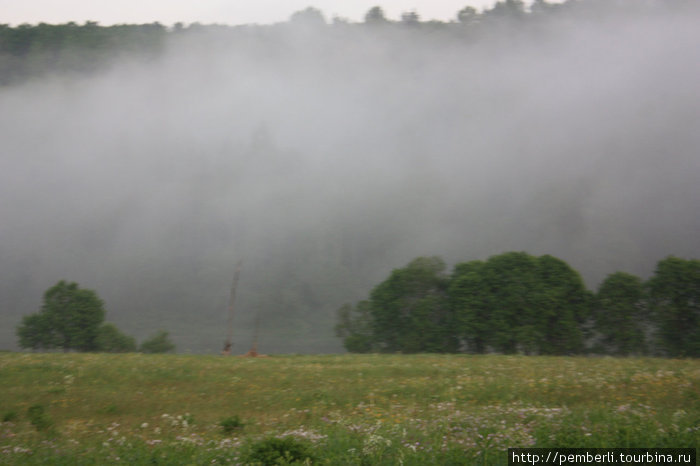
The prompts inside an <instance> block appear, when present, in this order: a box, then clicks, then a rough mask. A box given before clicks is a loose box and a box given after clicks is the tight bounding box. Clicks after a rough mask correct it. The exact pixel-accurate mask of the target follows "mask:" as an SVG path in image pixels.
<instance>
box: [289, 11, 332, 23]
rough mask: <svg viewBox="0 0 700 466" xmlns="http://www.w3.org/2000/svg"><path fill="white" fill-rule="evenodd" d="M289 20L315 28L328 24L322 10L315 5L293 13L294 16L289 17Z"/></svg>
mask: <svg viewBox="0 0 700 466" xmlns="http://www.w3.org/2000/svg"><path fill="white" fill-rule="evenodd" d="M289 21H290V22H291V23H294V24H297V25H300V26H306V27H314V28H318V27H322V26H325V25H326V19H325V18H324V17H323V13H321V11H320V10H318V9H316V8H313V7H308V8H306V9H304V10H301V11H297V12H295V13H292V16H291V17H290V18H289Z"/></svg>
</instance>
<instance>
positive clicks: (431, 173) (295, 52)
mask: <svg viewBox="0 0 700 466" xmlns="http://www.w3.org/2000/svg"><path fill="white" fill-rule="evenodd" d="M697 24H698V17H697V9H695V10H694V13H693V14H691V15H689V14H687V12H686V13H685V14H677V13H673V12H669V11H665V10H659V11H658V12H656V14H654V15H636V14H630V15H626V16H623V15H619V14H614V15H612V14H611V15H610V17H605V18H599V17H591V16H589V17H586V16H585V15H584V16H582V17H581V18H578V19H576V20H573V19H571V18H563V19H556V18H555V19H552V20H547V21H543V22H542V23H541V24H538V25H536V26H531V27H528V28H518V27H514V26H513V25H512V24H511V25H505V26H501V27H498V28H497V27H495V26H494V28H493V30H492V31H491V32H490V33H484V34H481V35H479V36H478V37H471V36H465V37H463V36H462V35H460V34H461V33H456V32H454V30H453V29H450V30H432V31H430V30H411V29H409V28H403V29H402V28H401V27H398V26H396V27H390V28H369V27H367V28H363V27H362V26H361V25H346V26H343V25H334V26H328V27H314V26H311V25H304V24H296V25H294V24H288V25H278V26H269V27H262V26H261V27H248V28H239V29H236V31H238V32H237V33H236V34H233V33H232V32H231V31H230V30H224V29H221V30H213V29H212V30H209V31H207V30H202V31H200V32H197V31H190V32H189V33H183V34H179V35H178V34H172V35H171V37H170V38H169V42H168V44H167V49H166V51H165V53H164V54H162V56H160V57H158V58H157V59H155V60H153V61H152V62H149V63H143V62H129V61H126V60H125V61H123V62H118V63H116V64H115V65H114V66H112V67H110V68H109V69H108V70H105V71H103V72H100V73H96V74H92V75H85V76H75V77H72V78H66V77H65V76H64V77H53V76H48V77H45V78H42V79H37V80H33V81H29V82H26V83H24V84H16V85H13V86H8V87H4V88H0V108H2V112H0V141H2V144H1V147H0V219H1V222H0V264H1V265H0V279H1V280H0V319H2V320H1V322H2V326H1V327H2V328H0V348H7V349H12V348H16V337H15V335H14V330H15V327H16V326H17V325H18V324H19V322H20V319H21V316H22V315H26V314H29V313H32V312H36V311H37V310H38V309H39V307H40V305H41V296H42V293H43V292H44V291H45V290H46V289H47V288H48V287H50V286H52V285H53V284H55V283H56V282H57V281H58V280H61V279H65V280H69V281H76V282H78V283H79V284H80V285H81V287H86V288H91V289H94V290H96V291H97V293H98V294H99V295H100V297H101V298H102V299H103V300H104V301H105V304H106V309H107V320H109V321H112V322H115V323H116V324H117V325H118V326H119V327H120V328H121V329H122V330H124V331H125V332H126V333H129V334H131V335H135V336H137V337H138V338H139V339H142V338H144V337H146V336H147V335H148V334H151V333H153V332H154V331H156V330H157V329H160V328H163V329H166V330H169V331H170V332H171V336H172V337H173V340H174V341H175V343H176V344H177V346H178V350H179V351H193V352H218V351H220V350H221V347H222V345H223V340H224V338H225V324H226V305H227V299H228V293H229V286H230V281H231V279H232V277H233V271H234V268H235V264H236V262H237V261H238V260H242V261H243V268H242V273H241V279H240V282H239V288H238V297H237V301H236V315H235V318H234V323H235V326H236V327H235V333H234V352H240V353H243V352H245V351H246V350H247V349H248V346H249V345H250V342H251V340H252V338H253V330H252V328H253V324H252V323H253V321H254V319H255V316H256V315H259V316H260V347H259V350H260V351H261V352H325V351H340V350H342V347H341V344H340V341H339V340H338V339H336V338H335V337H334V335H333V329H332V327H333V325H334V323H335V310H336V309H337V308H338V307H340V306H341V305H342V304H344V303H346V302H354V301H356V300H359V299H363V298H364V297H366V296H367V293H368V292H369V290H370V289H371V288H372V286H374V285H376V284H377V283H379V281H381V280H382V279H384V278H385V277H386V276H387V275H388V273H389V272H390V271H391V270H392V269H394V268H397V267H401V266H403V265H405V264H406V263H407V262H408V261H409V260H411V259H412V258H414V257H416V256H420V255H440V256H442V257H443V258H444V259H445V260H446V261H447V262H448V264H451V265H453V264H454V263H457V262H461V261H466V260H472V259H485V258H487V257H488V256H490V255H493V254H498V253H502V252H504V251H510V250H519V251H520V250H522V251H527V252H529V253H531V254H536V255H540V254H552V255H555V256H557V257H560V258H562V259H564V260H566V261H567V262H568V263H569V264H570V265H571V266H572V267H574V268H575V269H576V270H578V271H579V272H581V274H582V275H583V277H584V279H585V281H586V283H587V285H588V286H589V288H591V289H595V288H596V287H597V286H598V284H599V283H600V281H602V279H603V278H604V277H605V276H606V275H607V274H609V273H612V272H615V271H618V270H622V271H627V272H631V273H635V274H638V275H640V276H642V277H643V278H647V277H648V276H650V275H651V273H653V270H654V266H655V264H656V262H657V261H658V260H660V259H662V258H664V257H666V256H668V255H671V254H673V255H677V256H680V257H695V258H697V257H700V241H699V240H698V238H700V182H699V181H700V152H699V151H698V148H700V131H698V128H699V126H698V124H699V123H700V105H699V103H700V102H699V101H698V100H699V98H698V96H699V95H700V47H699V46H698V45H699V44H700V32H699V31H698V30H697ZM234 39H235V40H234Z"/></svg>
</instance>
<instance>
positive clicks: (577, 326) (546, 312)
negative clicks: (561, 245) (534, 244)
mask: <svg viewBox="0 0 700 466" xmlns="http://www.w3.org/2000/svg"><path fill="white" fill-rule="evenodd" d="M534 303H535V309H533V311H532V314H533V315H534V316H535V321H536V322H537V326H538V328H539V332H538V333H539V334H540V335H542V336H543V338H542V339H541V340H539V341H538V345H537V346H538V352H539V353H540V354H572V353H579V352H581V351H583V349H584V343H585V338H586V336H587V335H586V333H585V332H584V328H585V324H586V323H587V322H588V320H589V319H590V314H591V305H592V303H593V295H592V293H591V292H590V291H588V290H587V289H586V286H585V284H584V282H583V279H582V278H581V275H580V274H579V273H578V272H576V271H575V270H574V269H572V268H571V266H569V264H567V263H566V262H564V261H563V260H561V259H558V258H556V257H553V256H550V255H544V256H540V257H538V258H537V288H536V290H535V299H534Z"/></svg>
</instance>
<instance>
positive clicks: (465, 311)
mask: <svg viewBox="0 0 700 466" xmlns="http://www.w3.org/2000/svg"><path fill="white" fill-rule="evenodd" d="M483 268H484V262H482V261H471V262H465V263H461V264H457V265H456V266H455V270H454V272H453V274H452V279H451V280H450V286H449V293H448V294H449V299H450V306H451V307H452V309H453V311H454V313H455V325H456V327H455V330H456V331H457V334H458V338H459V339H460V340H461V342H462V345H463V346H464V349H465V350H467V351H469V352H473V353H484V352H486V350H487V347H488V345H489V344H490V343H491V339H492V338H491V322H490V312H491V304H490V295H489V293H488V289H487V288H486V286H485V283H484V280H483V278H484V277H483V275H482V270H483Z"/></svg>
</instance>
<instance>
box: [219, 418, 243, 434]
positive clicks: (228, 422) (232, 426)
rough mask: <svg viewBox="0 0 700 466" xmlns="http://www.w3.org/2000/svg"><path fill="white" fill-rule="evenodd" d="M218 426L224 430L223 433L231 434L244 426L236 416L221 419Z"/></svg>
mask: <svg viewBox="0 0 700 466" xmlns="http://www.w3.org/2000/svg"><path fill="white" fill-rule="evenodd" d="M219 425H220V426H221V428H222V429H224V433H226V434H232V433H233V432H234V431H236V430H238V429H242V428H243V426H244V425H245V424H243V423H242V422H241V419H240V418H239V417H238V416H233V417H227V418H226V419H223V420H222V421H221V422H219Z"/></svg>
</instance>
